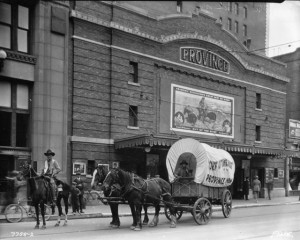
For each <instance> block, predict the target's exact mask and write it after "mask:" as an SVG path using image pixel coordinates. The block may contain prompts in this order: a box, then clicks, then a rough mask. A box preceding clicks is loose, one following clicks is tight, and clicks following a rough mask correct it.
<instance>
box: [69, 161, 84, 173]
mask: <svg viewBox="0 0 300 240" xmlns="http://www.w3.org/2000/svg"><path fill="white" fill-rule="evenodd" d="M75 164H77V165H80V167H82V166H84V171H83V172H81V173H80V174H81V175H86V165H87V164H86V162H74V163H73V169H72V172H73V175H76V173H77V171H75Z"/></svg>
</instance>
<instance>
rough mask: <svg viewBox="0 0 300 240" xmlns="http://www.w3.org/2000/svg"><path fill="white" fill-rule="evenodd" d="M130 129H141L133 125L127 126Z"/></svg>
mask: <svg viewBox="0 0 300 240" xmlns="http://www.w3.org/2000/svg"><path fill="white" fill-rule="evenodd" d="M127 128H128V129H132V130H138V129H140V128H139V127H133V126H127Z"/></svg>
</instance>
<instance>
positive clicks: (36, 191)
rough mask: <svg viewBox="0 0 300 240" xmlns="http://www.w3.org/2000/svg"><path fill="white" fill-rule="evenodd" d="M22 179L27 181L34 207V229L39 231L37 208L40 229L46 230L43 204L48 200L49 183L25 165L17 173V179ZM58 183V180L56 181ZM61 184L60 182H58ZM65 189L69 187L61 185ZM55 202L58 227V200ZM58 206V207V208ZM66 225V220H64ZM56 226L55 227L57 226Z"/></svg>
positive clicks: (44, 177) (60, 212) (29, 166)
mask: <svg viewBox="0 0 300 240" xmlns="http://www.w3.org/2000/svg"><path fill="white" fill-rule="evenodd" d="M22 178H25V179H27V183H28V184H27V186H28V187H29V195H30V197H31V199H32V206H34V207H35V212H36V225H35V227H34V228H35V229H39V226H40V219H39V207H40V209H41V216H42V221H43V226H42V227H41V229H46V221H45V204H47V202H48V201H49V200H50V197H51V195H50V189H49V184H50V183H49V181H47V180H46V178H48V177H46V176H44V175H41V176H40V175H38V174H37V172H36V171H35V170H34V169H33V168H32V167H31V165H29V164H25V165H24V166H23V169H22V170H21V171H20V172H19V176H18V179H20V180H22ZM57 181H60V180H57ZM60 182H62V181H60ZM63 185H64V188H65V189H68V188H69V187H70V186H69V185H67V184H66V183H64V184H63ZM58 200H59V201H57V206H58V209H59V219H58V222H57V224H58V225H59V220H60V216H61V214H62V211H61V205H60V199H59V198H58ZM59 206H60V207H59ZM65 207H66V209H67V208H68V203H66V202H65ZM65 219H67V211H66V214H65ZM65 224H66V220H65ZM58 225H57V226H58Z"/></svg>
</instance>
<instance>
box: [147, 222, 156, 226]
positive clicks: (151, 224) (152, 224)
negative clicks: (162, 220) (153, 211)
mask: <svg viewBox="0 0 300 240" xmlns="http://www.w3.org/2000/svg"><path fill="white" fill-rule="evenodd" d="M156 226H157V224H154V223H150V224H149V225H148V227H156Z"/></svg>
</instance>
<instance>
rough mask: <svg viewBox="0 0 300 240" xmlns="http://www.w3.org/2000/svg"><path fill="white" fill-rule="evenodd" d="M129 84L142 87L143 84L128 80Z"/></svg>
mask: <svg viewBox="0 0 300 240" xmlns="http://www.w3.org/2000/svg"><path fill="white" fill-rule="evenodd" d="M128 84H129V85H133V86H137V87H140V86H141V84H140V83H135V82H130V81H128Z"/></svg>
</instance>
